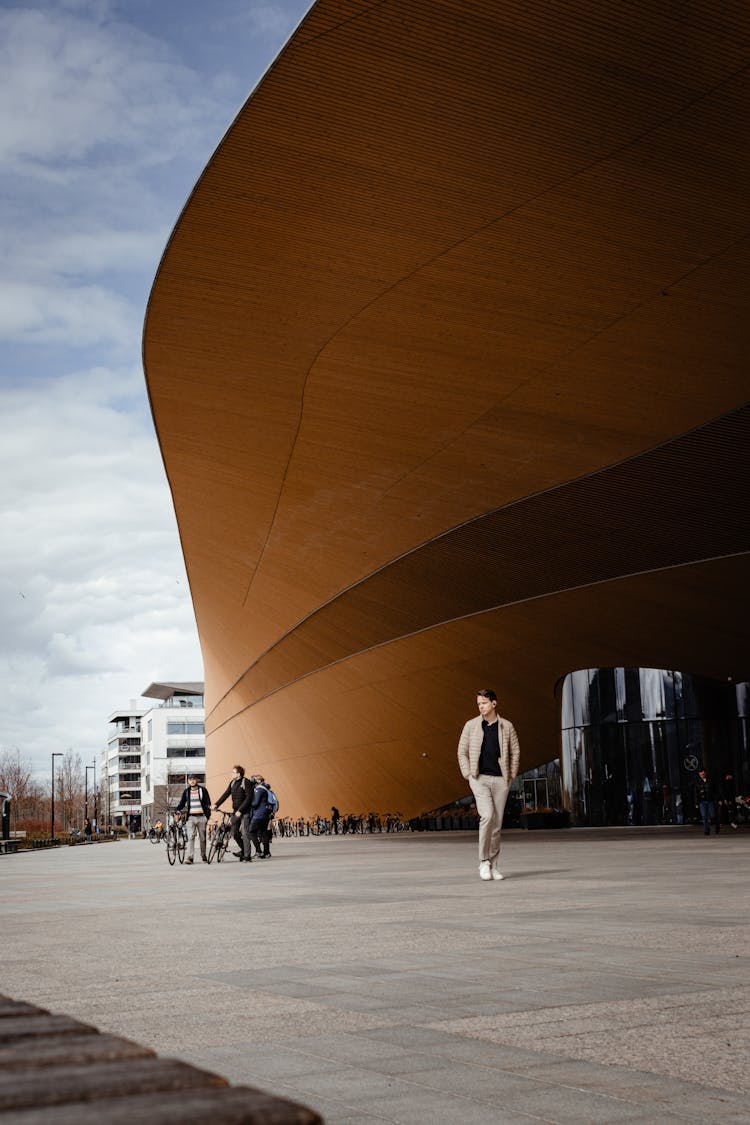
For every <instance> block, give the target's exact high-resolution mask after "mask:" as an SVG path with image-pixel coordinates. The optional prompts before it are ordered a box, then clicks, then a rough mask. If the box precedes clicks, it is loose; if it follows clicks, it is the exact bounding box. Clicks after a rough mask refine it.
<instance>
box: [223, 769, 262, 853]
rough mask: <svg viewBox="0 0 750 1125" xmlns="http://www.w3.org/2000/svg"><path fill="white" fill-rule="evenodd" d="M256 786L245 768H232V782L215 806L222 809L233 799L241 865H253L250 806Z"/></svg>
mask: <svg viewBox="0 0 750 1125" xmlns="http://www.w3.org/2000/svg"><path fill="white" fill-rule="evenodd" d="M254 788H255V785H254V783H253V782H252V781H250V779H249V778H247V777H245V767H244V766H233V767H232V780H231V781H230V782H229V785H227V787H226V789H225V790H224V792H223V793H222V795H221V796H220V797H219V799H218V801H217V802H216V804H215V805H214V808H215V809H217V810H218V809H220V808H221V806H222V803H223V802H224V801H226V799H227V797H231V798H232V837H233V839H234V842H235V844H236V845H237V847H238V848H239V851H236V852H235V853H234V854H235V855H236V856H237V858H238V859H239V861H240V863H243V862H244V863H252V861H253V847H252V843H251V841H250V816H249V813H250V806H251V805H252V803H253V789H254Z"/></svg>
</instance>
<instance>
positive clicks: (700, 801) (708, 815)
mask: <svg viewBox="0 0 750 1125" xmlns="http://www.w3.org/2000/svg"><path fill="white" fill-rule="evenodd" d="M695 803H696V805H697V806H698V812H699V813H700V818H701V820H702V822H703V835H704V836H710V835H711V822H713V825H714V827H715V829H716V835H717V836H718V835H719V832H720V831H721V827H720V825H719V813H718V806H717V803H716V790H715V789H714V785H713V783H712V782H711V781H710V780H709V777H708V774H707V773H706V771H705V770H704V769H703V770H698V778H697V780H696V783H695Z"/></svg>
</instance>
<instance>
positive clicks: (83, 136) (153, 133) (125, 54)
mask: <svg viewBox="0 0 750 1125" xmlns="http://www.w3.org/2000/svg"><path fill="white" fill-rule="evenodd" d="M0 44H2V47H1V48H0V76H1V77H0V106H2V113H1V114H0V162H2V163H3V164H4V166H5V167H6V169H7V168H8V167H9V166H13V165H14V166H15V168H16V170H17V171H19V170H23V171H25V172H26V173H27V174H32V173H34V172H35V171H36V172H37V174H41V168H42V166H44V165H47V166H48V167H53V168H54V174H55V176H56V177H57V178H58V180H62V179H63V178H64V177H65V175H66V174H70V173H71V170H75V169H76V166H77V165H80V164H81V163H82V162H84V161H89V160H97V159H102V158H104V159H106V160H107V162H108V163H109V162H111V161H112V160H113V159H114V161H115V163H117V164H123V163H125V162H126V160H128V159H133V157H134V155H135V158H136V159H137V160H138V161H139V163H142V164H153V163H164V162H165V161H168V160H170V159H171V158H172V157H173V156H174V155H175V154H176V153H177V152H179V150H180V148H181V147H182V146H184V145H185V144H187V143H190V141H191V140H192V141H193V142H194V141H195V140H198V142H199V143H200V142H201V141H204V139H205V138H204V137H202V136H198V137H196V136H195V133H196V130H201V129H202V128H205V127H206V126H207V125H208V124H209V123H210V122H213V121H215V116H216V108H217V107H216V103H215V100H214V98H213V97H212V92H211V85H210V83H209V84H208V86H207V87H206V85H204V84H203V83H201V84H197V83H196V81H195V77H196V76H195V74H194V72H192V71H191V70H190V68H188V67H186V66H184V65H182V64H181V63H180V62H179V61H178V60H177V59H175V57H174V56H173V53H172V51H171V50H170V49H169V47H168V46H167V45H166V44H165V43H164V42H162V41H160V40H159V39H156V38H154V37H153V36H151V35H149V34H147V33H145V32H143V31H142V30H140V29H138V28H135V27H133V26H131V25H129V24H127V23H124V22H122V21H118V20H113V19H107V18H104V19H102V17H101V16H99V18H96V16H95V15H94V13H92V12H91V11H88V12H86V13H84V14H79V13H76V12H71V11H63V10H60V9H55V8H45V7H42V6H39V7H36V8H14V9H6V10H5V11H2V12H0Z"/></svg>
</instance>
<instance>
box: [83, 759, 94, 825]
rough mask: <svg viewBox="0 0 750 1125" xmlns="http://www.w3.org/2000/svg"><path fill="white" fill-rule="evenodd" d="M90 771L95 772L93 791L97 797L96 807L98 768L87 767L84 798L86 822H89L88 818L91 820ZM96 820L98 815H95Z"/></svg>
mask: <svg viewBox="0 0 750 1125" xmlns="http://www.w3.org/2000/svg"><path fill="white" fill-rule="evenodd" d="M89 770H93V771H94V790H93V792H94V794H95V796H94V807H96V766H95V765H94V766H86V782H85V796H84V799H83V819H84V820H88V818H89ZM94 819H96V814H94Z"/></svg>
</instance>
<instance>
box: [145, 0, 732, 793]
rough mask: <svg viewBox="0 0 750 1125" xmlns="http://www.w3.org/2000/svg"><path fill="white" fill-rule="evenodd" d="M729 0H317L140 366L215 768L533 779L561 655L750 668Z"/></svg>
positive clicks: (193, 212)
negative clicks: (483, 723)
mask: <svg viewBox="0 0 750 1125" xmlns="http://www.w3.org/2000/svg"><path fill="white" fill-rule="evenodd" d="M749 38H750V14H749V13H748V9H747V7H746V6H745V5H744V4H739V3H736V4H735V3H732V2H729V3H724V4H722V5H719V6H716V5H713V4H710V3H708V2H706V3H698V4H694V5H690V6H689V8H685V6H684V5H682V4H679V3H676V2H674V3H669V2H666V0H644V2H643V3H640V2H637V0H634V2H633V3H629V4H618V5H601V4H599V3H596V2H594V0H589V2H582V3H578V4H576V5H575V6H569V5H557V4H550V3H549V2H548V0H538V2H536V0H531V2H527V0H524V3H523V4H520V3H515V2H512V0H345V2H344V0H319V2H318V3H317V4H316V5H315V6H314V7H313V8H312V10H311V11H310V13H309V14H308V16H307V18H306V19H305V20H304V22H303V23H302V24H301V26H300V28H299V29H298V31H297V32H296V34H295V35H294V36H293V37H292V39H291V41H290V42H289V44H288V45H287V47H286V48H285V50H284V51H283V52H282V54H281V55H280V56H279V58H278V59H277V60H276V62H275V63H274V65H273V66H272V67H271V69H270V71H269V72H268V74H267V75H266V77H265V78H264V80H263V81H262V83H261V84H260V86H259V87H258V89H257V90H256V91H255V92H254V94H253V95H252V97H251V98H250V99H249V101H248V102H247V104H246V105H245V106H244V108H243V109H242V111H241V112H240V114H239V116H238V117H237V119H236V121H235V122H234V124H233V125H232V127H231V129H230V130H229V132H228V134H227V136H226V137H225V139H224V141H223V142H222V144H221V145H220V147H219V149H218V150H217V152H216V153H215V155H214V157H213V158H212V160H211V162H210V163H209V165H208V167H207V169H206V171H205V172H204V174H203V176H202V177H201V180H200V181H199V183H198V185H197V187H196V188H195V190H194V192H193V194H192V196H191V198H190V200H189V202H188V204H187V206H186V207H185V210H184V212H183V214H182V216H181V218H180V220H179V222H178V224H177V227H176V228H175V231H174V233H173V236H172V239H171V241H170V243H169V246H168V247H167V250H166V252H165V255H164V258H163V261H162V263H161V266H160V268H159V272H158V274H157V277H156V281H155V283H154V288H153V291H152V294H151V300H150V304H149V309H148V315H147V320H146V328H145V337H144V362H145V369H146V375H147V382H148V388H149V394H150V397H151V403H152V409H153V412H154V418H155V422H156V427H157V432H158V436H159V441H160V444H161V448H162V452H163V456H164V460H165V464H166V469H167V473H168V476H169V481H170V486H171V488H172V493H173V497H174V503H175V508H176V512H177V517H178V522H179V528H180V534H181V538H182V544H183V549H184V552H185V558H186V563H187V568H188V575H189V579H190V584H191V590H192V596H193V601H194V605H195V610H196V616H197V622H198V628H199V633H200V638H201V644H202V649H203V654H204V660H205V677H206V704H207V713H208V719H207V731H208V738H209V741H208V747H207V749H208V755H209V779H210V778H211V777H216V776H218V775H222V776H223V775H224V774H226V772H228V769H229V768H230V766H231V764H232V763H233V762H235V761H240V762H244V763H245V764H246V765H247V767H248V768H254V769H257V770H261V771H262V772H264V773H265V774H266V775H267V776H268V777H270V778H271V780H272V781H273V783H274V787H275V788H276V789H277V791H280V796H281V798H282V803H283V805H284V809H283V811H284V812H289V813H292V812H293V813H295V814H296V813H302V812H305V813H312V812H313V811H315V810H321V811H323V810H325V809H326V808H328V807H329V806H330V805H331V804H332V803H333V802H335V803H337V804H338V805H339V806H340V807H342V806H343V807H347V808H353V809H354V810H357V811H359V810H368V809H370V808H376V809H379V810H380V811H386V810H388V809H399V810H400V811H403V812H404V813H407V814H408V813H412V812H414V811H418V810H420V809H423V808H426V807H431V806H434V805H437V804H440V803H441V802H443V801H445V800H449V799H451V797H453V796H455V795H457V793H460V792H462V782H461V779H460V777H458V775H457V772H456V763H455V746H456V741H457V736H458V733H459V729H460V725H461V722H462V721H463V720H464V719H465V718H467V717H468V716H469V715H470V714H472V713H473V711H474V695H475V692H476V689H477V688H478V687H481V686H494V687H495V688H496V690H497V691H498V693H499V695H500V697H501V708H500V709H501V711H502V712H503V713H504V714H507V715H508V716H509V717H510V718H512V719H513V720H514V722H515V724H516V726H517V729H518V731H519V735H520V738H521V745H522V753H523V758H522V765H523V768H528V767H529V766H531V765H534V764H536V763H538V762H542V761H546V760H548V759H549V758H552V757H554V756H556V754H557V751H558V747H557V731H556V717H555V702H554V685H555V683H556V681H557V680H558V679H559V677H561V676H562V675H564V674H565V673H566V672H568V671H570V670H572V669H574V668H579V667H595V666H606V665H623V664H625V665H628V664H631V665H644V666H646V665H651V666H657V667H669V668H680V669H683V670H685V671H691V672H693V673H696V674H701V675H707V676H717V677H733V678H738V679H742V678H746V677H748V676H750V646H749V644H748V642H749V641H750V636H749V634H750V629H749V628H748V616H747V608H748V598H747V585H748V578H749V577H750V568H749V567H748V551H749V550H750V530H749V521H748V513H747V493H748V480H750V474H749V473H748V469H749V468H750V465H749V464H748V438H749V437H750V411H749V410H748V409H747V408H746V405H745V404H746V402H747V400H748V398H750V394H749V390H748V389H749V386H750V375H749V372H748V337H749V336H750V309H748V304H749V303H750V288H749V286H748V281H749V280H750V268H749V266H750V253H749V250H750V239H749V235H750V209H749V207H748V199H750V145H748V140H749V139H750V138H748V132H749V129H748V122H749V121H750V96H749V95H750V71H749V70H748V55H749V53H750V51H749V48H748V42H749Z"/></svg>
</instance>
